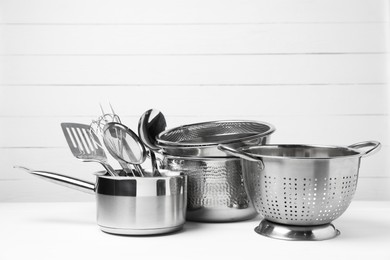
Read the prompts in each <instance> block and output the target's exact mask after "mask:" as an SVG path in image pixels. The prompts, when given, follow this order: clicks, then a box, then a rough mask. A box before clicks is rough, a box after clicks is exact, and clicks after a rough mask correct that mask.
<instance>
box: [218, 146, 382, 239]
mask: <svg viewBox="0 0 390 260" xmlns="http://www.w3.org/2000/svg"><path fill="white" fill-rule="evenodd" d="M219 148H220V149H222V150H224V151H226V152H229V153H230V154H232V155H236V156H238V157H241V158H242V168H243V176H244V183H245V188H246V190H247V192H248V195H249V197H250V199H251V201H252V202H253V204H254V206H255V208H256V210H257V211H258V212H259V213H260V214H261V215H262V216H263V217H264V220H263V221H262V222H261V223H260V225H259V226H258V227H257V228H256V232H258V233H260V234H262V235H265V236H270V237H275V238H280V239H288V240H322V239H327V238H332V237H334V236H336V235H338V233H339V232H338V230H336V229H335V228H334V226H333V225H332V224H330V222H331V221H333V220H335V219H336V218H338V217H339V216H341V215H342V214H343V213H344V211H345V210H346V209H347V208H348V206H349V204H350V202H351V200H352V198H353V195H354V193H355V190H356V186H357V180H358V174H359V166H360V159H361V158H362V157H364V156H367V155H369V154H373V153H374V152H375V151H378V150H379V148H380V143H379V142H376V141H368V142H362V143H357V144H353V145H350V146H347V147H340V146H319V145H299V144H298V145H264V146H253V147H242V148H239V149H232V148H230V147H224V146H220V147H219ZM280 224H282V225H280Z"/></svg>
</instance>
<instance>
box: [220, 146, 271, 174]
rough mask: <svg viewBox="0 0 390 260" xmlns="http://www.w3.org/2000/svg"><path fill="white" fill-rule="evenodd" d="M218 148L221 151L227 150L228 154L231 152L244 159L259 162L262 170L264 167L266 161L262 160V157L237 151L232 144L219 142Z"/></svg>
mask: <svg viewBox="0 0 390 260" xmlns="http://www.w3.org/2000/svg"><path fill="white" fill-rule="evenodd" d="M218 149H219V150H220V151H223V152H226V153H228V154H231V155H233V156H236V157H239V158H241V159H244V160H248V161H252V162H257V163H258V164H259V166H260V168H261V170H263V169H264V163H263V161H262V160H261V158H257V157H255V156H253V155H250V154H248V153H246V152H244V151H237V150H236V149H234V148H232V147H230V146H226V145H222V144H219V145H218Z"/></svg>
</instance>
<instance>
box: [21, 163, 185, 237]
mask: <svg viewBox="0 0 390 260" xmlns="http://www.w3.org/2000/svg"><path fill="white" fill-rule="evenodd" d="M24 169H26V168H24ZM26 170H28V172H30V173H31V174H33V175H36V176H38V177H42V178H44V179H45V180H49V181H52V182H55V183H57V184H60V185H64V186H68V187H70V188H73V189H77V190H81V191H84V192H87V193H90V194H95V196H96V205H97V224H98V225H99V227H100V229H101V230H102V231H104V232H107V233H112V234H121V235H152V234H164V233H169V232H173V231H177V230H180V229H181V228H182V227H183V225H184V223H185V214H186V205H187V176H185V175H183V174H180V173H178V172H171V171H161V174H162V175H163V176H161V177H112V176H108V175H101V174H104V172H100V173H99V174H97V175H96V183H90V182H86V181H83V180H79V179H74V178H71V177H68V176H64V175H60V174H56V173H51V172H44V171H32V170H29V169H26ZM146 172H148V173H149V174H151V172H150V171H149V170H146Z"/></svg>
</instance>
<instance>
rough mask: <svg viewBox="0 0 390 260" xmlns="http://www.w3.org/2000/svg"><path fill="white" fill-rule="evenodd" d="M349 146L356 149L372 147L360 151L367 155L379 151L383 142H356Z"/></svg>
mask: <svg viewBox="0 0 390 260" xmlns="http://www.w3.org/2000/svg"><path fill="white" fill-rule="evenodd" d="M348 147H349V148H352V149H356V150H360V149H362V148H367V147H372V148H371V149H368V150H363V151H359V152H360V155H361V156H362V157H366V156H368V155H373V154H374V153H376V152H378V151H379V150H380V147H381V144H380V143H379V142H377V141H365V142H360V143H356V144H351V145H349V146H348Z"/></svg>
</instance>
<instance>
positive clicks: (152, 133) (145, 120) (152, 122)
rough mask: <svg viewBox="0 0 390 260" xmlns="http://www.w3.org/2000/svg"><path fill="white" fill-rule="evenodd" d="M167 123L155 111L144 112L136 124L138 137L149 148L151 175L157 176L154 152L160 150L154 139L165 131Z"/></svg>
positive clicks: (160, 114) (159, 113)
mask: <svg viewBox="0 0 390 260" xmlns="http://www.w3.org/2000/svg"><path fill="white" fill-rule="evenodd" d="M166 127H167V123H166V120H165V117H164V115H163V114H162V113H161V112H160V111H158V110H156V109H150V110H148V111H146V112H145V113H144V114H143V115H142V116H141V118H140V120H139V122H138V135H139V137H140V139H141V140H142V142H143V143H144V144H145V146H146V147H148V148H149V154H150V159H151V161H152V168H153V175H155V176H158V175H159V174H160V173H159V171H158V164H157V158H156V155H155V153H154V152H155V151H158V150H160V148H159V147H158V146H157V141H156V137H157V135H159V134H160V133H161V132H163V131H164V130H165V128H166Z"/></svg>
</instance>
